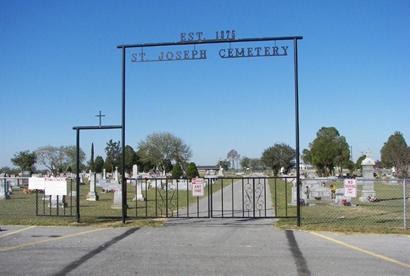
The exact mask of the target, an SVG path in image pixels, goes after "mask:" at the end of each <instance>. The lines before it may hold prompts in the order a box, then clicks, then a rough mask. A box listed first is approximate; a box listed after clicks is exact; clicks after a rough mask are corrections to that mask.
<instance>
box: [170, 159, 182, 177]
mask: <svg viewBox="0 0 410 276" xmlns="http://www.w3.org/2000/svg"><path fill="white" fill-rule="evenodd" d="M183 175H184V172H183V171H182V168H181V165H179V163H177V164H175V165H174V167H173V168H172V178H177V179H178V178H181V177H182V176H183Z"/></svg>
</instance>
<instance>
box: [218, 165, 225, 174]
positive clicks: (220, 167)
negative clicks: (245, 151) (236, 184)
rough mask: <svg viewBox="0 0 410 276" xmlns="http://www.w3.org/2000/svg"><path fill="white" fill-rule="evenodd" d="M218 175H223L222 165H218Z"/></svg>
mask: <svg viewBox="0 0 410 276" xmlns="http://www.w3.org/2000/svg"><path fill="white" fill-rule="evenodd" d="M218 177H224V168H222V166H219V171H218Z"/></svg>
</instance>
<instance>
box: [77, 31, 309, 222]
mask: <svg viewBox="0 0 410 276" xmlns="http://www.w3.org/2000/svg"><path fill="white" fill-rule="evenodd" d="M205 36H207V35H205V34H204V33H203V32H189V33H181V34H180V40H179V41H178V42H159V43H142V44H121V45H118V46H117V48H118V49H121V52H122V65H121V76H122V82H121V86H122V89H121V99H122V100H121V125H111V126H101V125H99V126H77V127H73V129H74V130H76V133H77V177H76V189H77V193H78V195H79V188H80V176H79V148H80V131H81V130H99V129H121V144H122V160H121V164H122V166H121V167H122V168H121V185H122V222H123V223H125V220H126V218H127V196H126V195H127V185H126V178H125V129H126V127H125V126H126V125H125V101H126V97H125V95H126V93H125V92H126V79H125V73H126V52H127V49H140V50H141V51H140V52H132V53H131V55H130V58H131V59H130V61H131V62H133V63H144V62H172V61H185V60H204V59H207V58H208V54H209V53H208V52H207V50H197V49H193V50H184V51H182V50H177V51H165V52H164V51H162V52H160V53H159V55H158V56H149V55H147V53H146V52H144V49H147V48H153V47H156V48H159V47H170V46H171V47H172V46H186V45H202V44H229V46H230V45H231V44H232V43H252V42H268V41H291V42H293V62H294V67H293V69H294V110H295V136H296V137H295V150H296V183H297V185H296V200H297V211H296V215H297V225H298V226H300V219H301V214H300V167H299V165H300V148H299V84H298V40H302V39H303V37H302V36H284V37H258V38H237V37H236V31H235V30H226V31H217V32H216V33H215V35H214V37H213V38H212V39H207V38H206V37H205ZM217 55H218V56H219V58H221V59H230V58H255V57H277V56H288V55H290V52H289V46H287V45H285V46H265V47H246V48H244V47H237V48H231V47H229V48H220V49H219V50H218V51H217ZM76 200H77V201H76V206H77V208H76V209H77V214H76V217H77V221H78V222H79V220H80V199H79V196H77V197H76Z"/></svg>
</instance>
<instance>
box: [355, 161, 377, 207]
mask: <svg viewBox="0 0 410 276" xmlns="http://www.w3.org/2000/svg"><path fill="white" fill-rule="evenodd" d="M361 165H362V178H361V179H360V180H361V181H360V182H361V184H362V195H361V197H360V198H359V200H360V201H362V202H371V201H373V200H374V199H376V191H375V190H374V166H375V165H376V163H375V162H374V161H373V159H371V158H370V157H367V156H366V158H365V159H364V160H363V161H362V164H361Z"/></svg>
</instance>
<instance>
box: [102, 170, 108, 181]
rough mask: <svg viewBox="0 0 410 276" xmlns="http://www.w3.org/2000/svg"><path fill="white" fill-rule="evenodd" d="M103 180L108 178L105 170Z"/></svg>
mask: <svg viewBox="0 0 410 276" xmlns="http://www.w3.org/2000/svg"><path fill="white" fill-rule="evenodd" d="M102 178H103V179H106V178H107V176H106V171H105V169H103V176H102Z"/></svg>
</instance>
